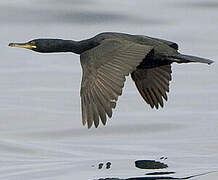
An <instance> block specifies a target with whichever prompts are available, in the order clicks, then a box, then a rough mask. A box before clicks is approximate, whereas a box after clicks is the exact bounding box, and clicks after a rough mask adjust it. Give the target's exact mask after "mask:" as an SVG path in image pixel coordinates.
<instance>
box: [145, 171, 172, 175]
mask: <svg viewBox="0 0 218 180" xmlns="http://www.w3.org/2000/svg"><path fill="white" fill-rule="evenodd" d="M175 173H176V172H151V173H146V174H145V175H153V176H154V175H156V176H157V175H167V174H175Z"/></svg>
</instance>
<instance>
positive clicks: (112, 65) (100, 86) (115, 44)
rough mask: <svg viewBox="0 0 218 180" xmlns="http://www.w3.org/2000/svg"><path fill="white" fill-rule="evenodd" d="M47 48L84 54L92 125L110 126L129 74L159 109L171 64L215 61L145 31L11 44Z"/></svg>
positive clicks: (86, 107) (85, 97)
mask: <svg viewBox="0 0 218 180" xmlns="http://www.w3.org/2000/svg"><path fill="white" fill-rule="evenodd" d="M9 45H10V46H12V47H23V48H27V49H31V50H34V51H37V52H41V53H52V52H74V53H76V54H80V61H81V65H82V69H83V76H82V83H81V91H80V96H81V106H82V120H83V124H84V125H85V124H86V123H87V124H88V128H90V127H91V126H92V124H93V123H94V124H95V127H98V125H99V120H101V121H102V123H103V124H104V125H105V124H106V120H107V116H108V117H111V116H112V109H113V108H115V106H116V102H117V100H118V97H119V96H120V95H121V94H122V88H123V86H124V82H125V78H126V76H128V75H129V74H131V77H132V79H133V81H134V82H135V84H136V87H137V89H138V91H139V93H140V94H141V96H142V97H143V99H144V100H145V101H146V102H147V103H148V104H149V105H150V106H151V107H152V108H153V107H156V108H157V109H158V107H159V106H161V107H163V99H165V100H167V94H166V93H167V92H169V81H170V80H171V72H172V71H171V64H172V63H173V62H176V63H189V62H200V63H207V64H211V63H212V62H213V61H211V60H209V59H205V58H200V57H195V56H189V55H183V54H180V53H179V52H178V45H177V44H176V43H174V42H171V41H166V40H162V39H157V38H152V37H148V36H142V35H130V34H124V33H113V32H108V33H101V34H98V35H96V36H95V37H93V38H90V39H86V40H82V41H72V40H61V39H36V40H32V41H29V42H28V43H11V44H9Z"/></svg>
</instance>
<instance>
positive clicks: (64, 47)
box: [57, 39, 98, 54]
mask: <svg viewBox="0 0 218 180" xmlns="http://www.w3.org/2000/svg"><path fill="white" fill-rule="evenodd" d="M97 45H98V44H97V43H94V42H93V40H92V39H87V40H83V41H72V40H63V42H62V43H61V46H60V47H57V51H58V52H73V53H76V54H81V53H83V52H85V51H87V50H89V49H91V48H94V47H95V46H97Z"/></svg>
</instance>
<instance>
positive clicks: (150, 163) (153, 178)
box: [95, 160, 213, 180]
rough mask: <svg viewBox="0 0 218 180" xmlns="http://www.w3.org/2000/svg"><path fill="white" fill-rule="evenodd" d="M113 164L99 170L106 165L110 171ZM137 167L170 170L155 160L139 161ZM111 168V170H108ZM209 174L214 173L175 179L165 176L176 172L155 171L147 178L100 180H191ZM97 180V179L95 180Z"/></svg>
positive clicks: (99, 165)
mask: <svg viewBox="0 0 218 180" xmlns="http://www.w3.org/2000/svg"><path fill="white" fill-rule="evenodd" d="M111 164H112V163H111V162H107V163H106V164H104V163H99V164H98V169H102V168H103V166H104V165H106V169H109V168H110V166H111ZM135 166H136V167H137V168H140V169H165V168H168V165H167V164H165V163H161V162H159V161H155V160H137V161H135ZM108 167H109V168H108ZM209 173H213V172H207V173H201V174H196V175H190V176H185V177H173V176H165V175H171V174H176V172H173V171H159V172H158V171H154V172H149V173H145V175H146V176H143V175H142V176H136V177H129V178H125V179H124V178H117V177H115V178H114V177H113V178H108V177H107V178H100V179H98V180H159V179H165V180H168V179H191V178H194V177H197V176H203V175H206V174H209ZM95 180H97V179H95Z"/></svg>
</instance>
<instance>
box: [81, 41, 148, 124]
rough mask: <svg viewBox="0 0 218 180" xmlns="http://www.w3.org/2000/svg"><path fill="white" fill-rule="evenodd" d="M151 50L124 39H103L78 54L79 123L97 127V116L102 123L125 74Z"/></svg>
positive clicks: (115, 98)
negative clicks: (80, 77)
mask: <svg viewBox="0 0 218 180" xmlns="http://www.w3.org/2000/svg"><path fill="white" fill-rule="evenodd" d="M151 49H152V47H151V46H145V45H139V44H136V43H133V42H129V41H125V40H122V41H120V40H115V39H111V40H109V39H107V40H104V41H102V43H101V44H100V45H99V46H97V47H95V48H93V49H91V50H88V51H86V52H84V53H82V54H81V56H80V61H81V65H82V69H83V77H82V83H81V90H80V96H81V106H82V122H83V125H85V124H86V123H87V124H88V128H90V127H91V126H92V124H93V122H94V124H95V127H98V125H99V119H101V121H102V123H103V124H104V125H105V124H106V120H107V117H106V115H107V116H108V117H109V118H110V117H111V116H112V108H115V106H116V101H117V100H118V96H120V95H121V94H122V88H123V86H124V82H125V76H127V75H129V73H131V72H133V71H134V70H135V69H136V66H137V65H139V64H140V62H141V61H142V60H143V59H144V57H145V56H146V55H147V54H148V53H149V52H150V50H151Z"/></svg>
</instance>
